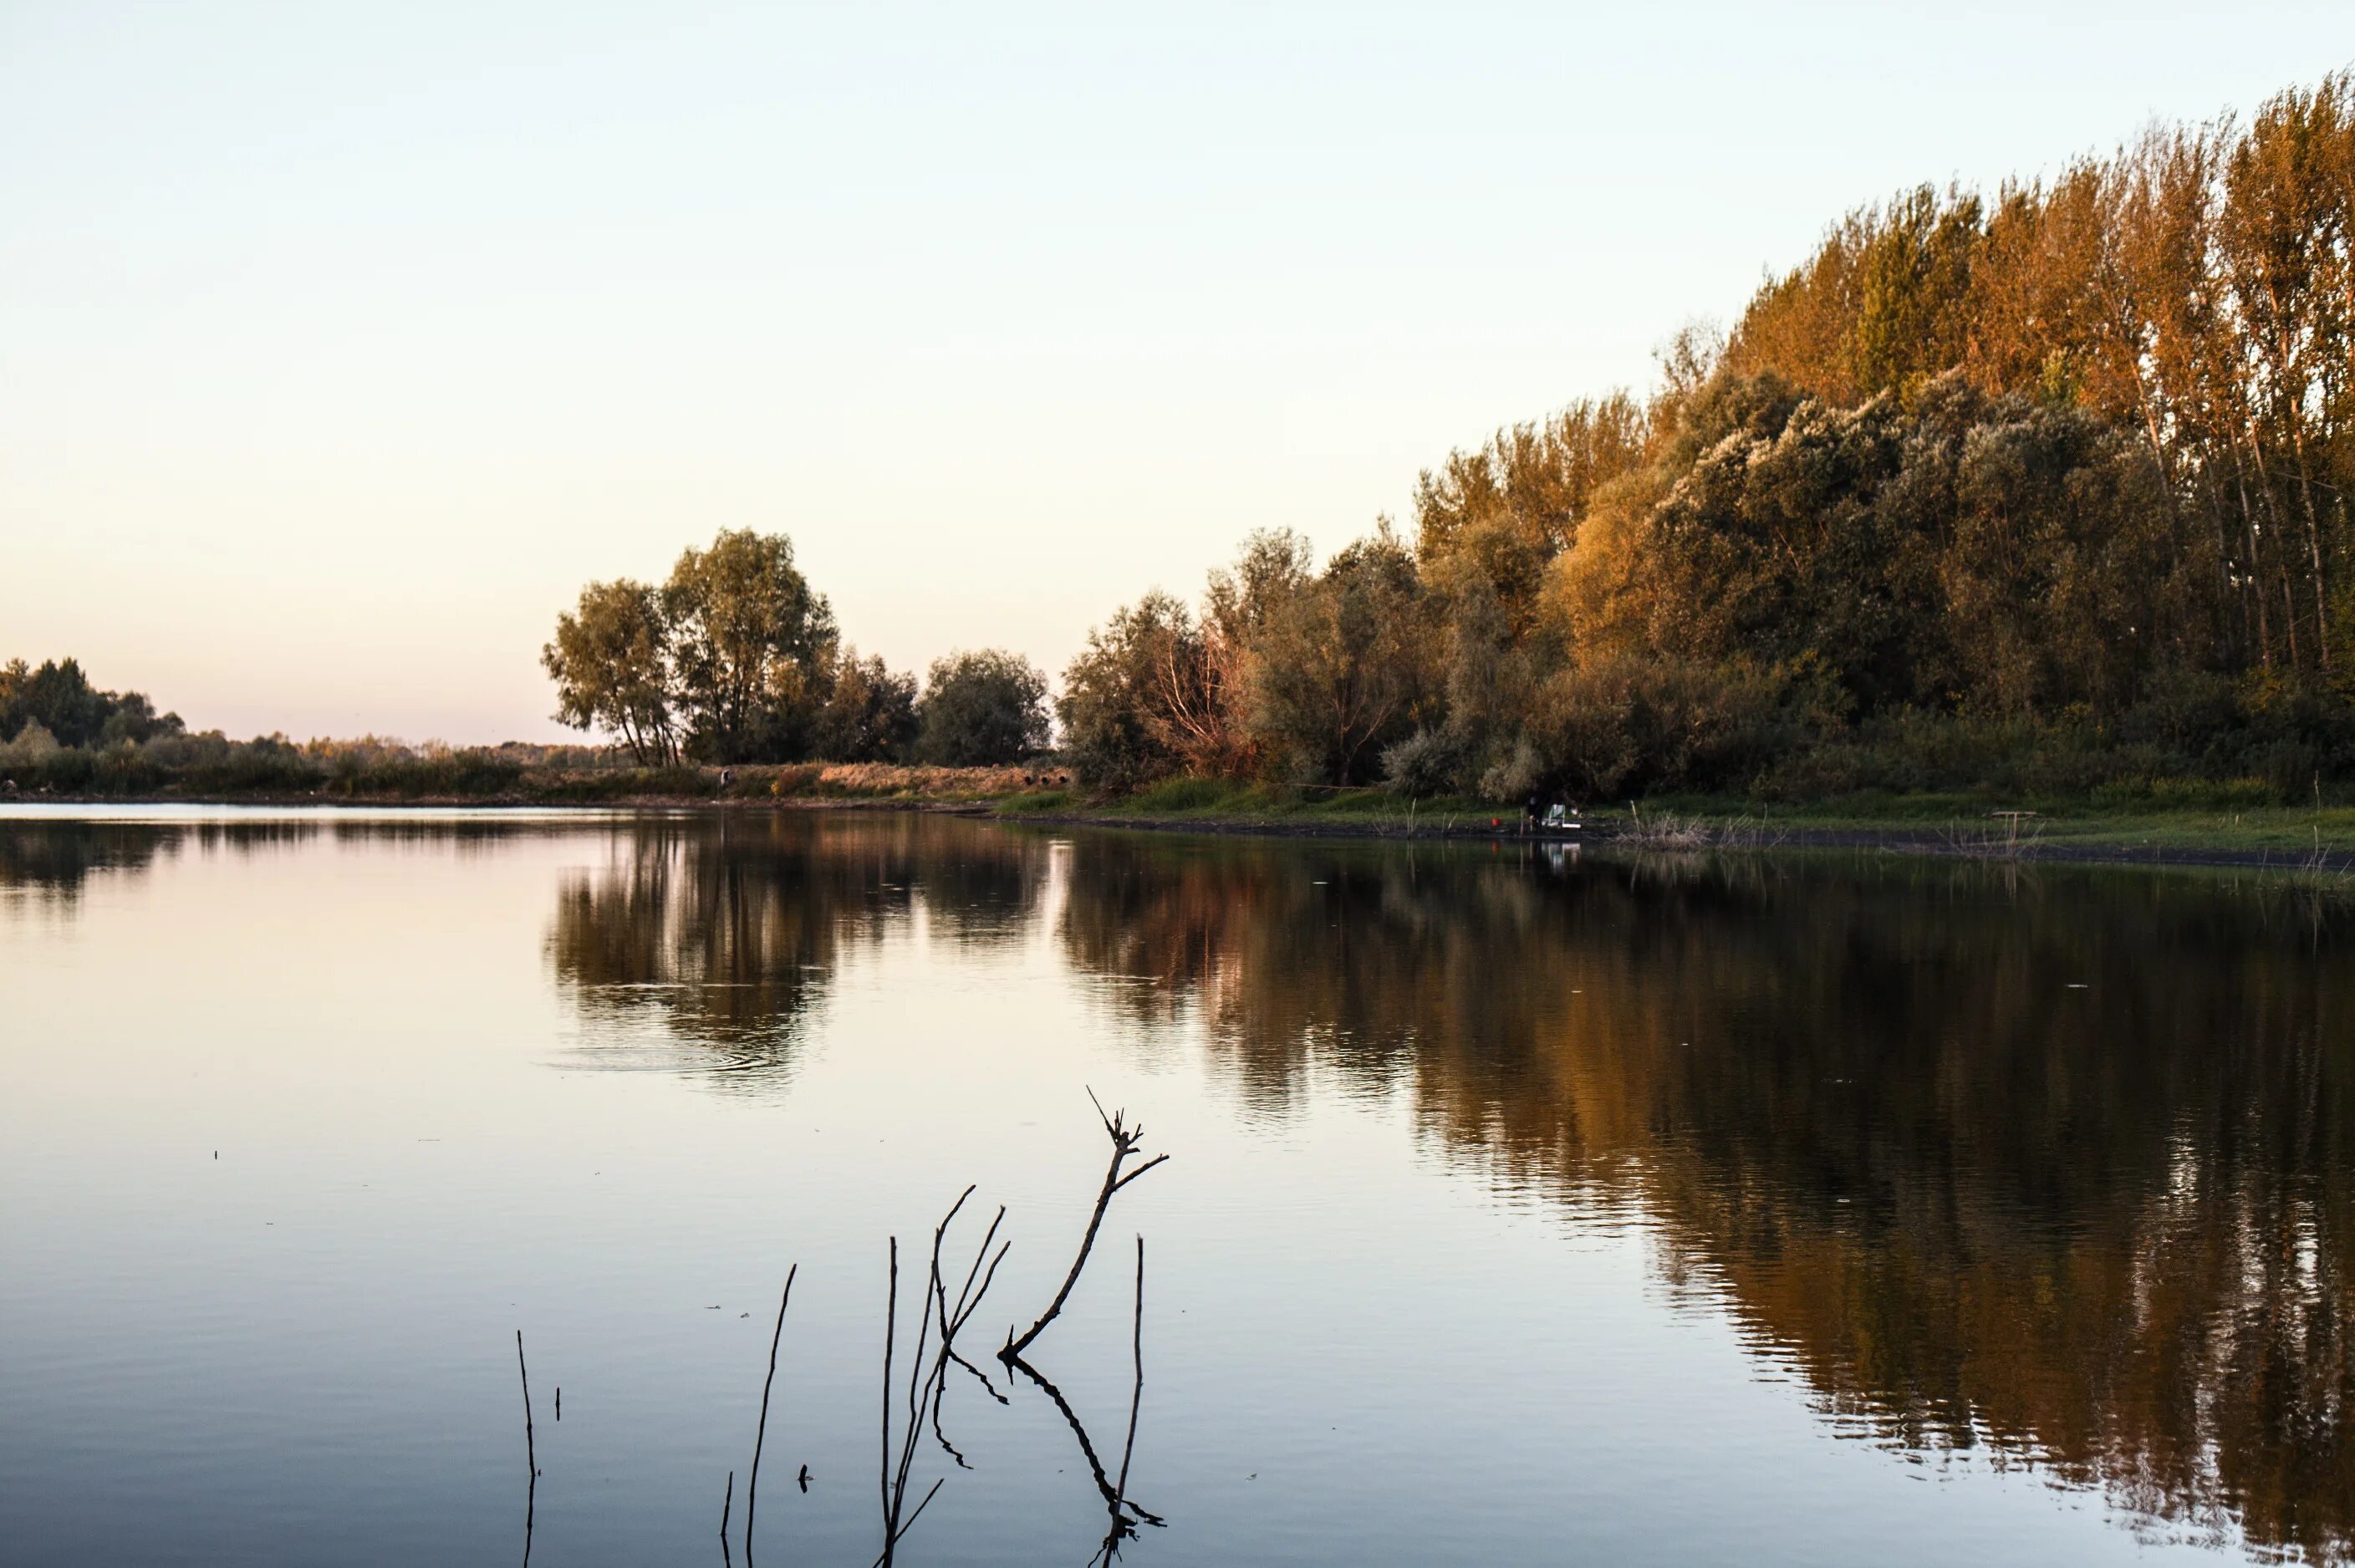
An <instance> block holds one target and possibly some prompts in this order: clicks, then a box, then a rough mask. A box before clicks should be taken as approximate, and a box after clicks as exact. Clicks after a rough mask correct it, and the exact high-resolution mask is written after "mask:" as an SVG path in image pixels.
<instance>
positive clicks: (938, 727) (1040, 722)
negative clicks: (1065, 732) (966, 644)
mask: <svg viewBox="0 0 2355 1568" xmlns="http://www.w3.org/2000/svg"><path fill="white" fill-rule="evenodd" d="M916 717H917V724H918V728H917V733H916V756H917V758H918V759H919V760H920V761H923V762H930V763H934V764H937V765H939V766H941V767H945V768H980V767H987V766H990V765H992V764H996V763H1006V762H1018V761H1020V760H1021V759H1022V758H1025V757H1028V756H1030V755H1032V754H1033V753H1035V752H1040V751H1044V750H1046V749H1047V746H1048V743H1049V741H1050V738H1051V736H1052V731H1051V728H1050V725H1049V722H1048V717H1047V677H1046V676H1045V675H1044V674H1042V673H1039V668H1038V666H1036V665H1034V664H1032V663H1031V662H1030V661H1028V659H1025V658H1023V657H1022V656H1021V655H1020V654H1019V653H1012V652H1007V651H1006V650H1004V649H998V648H985V649H982V650H980V651H979V652H970V653H952V654H950V655H949V656H948V657H947V658H945V659H935V660H934V661H932V674H931V678H930V679H928V680H927V681H926V682H925V683H924V695H923V700H922V702H921V703H919V704H918V705H917V706H916Z"/></svg>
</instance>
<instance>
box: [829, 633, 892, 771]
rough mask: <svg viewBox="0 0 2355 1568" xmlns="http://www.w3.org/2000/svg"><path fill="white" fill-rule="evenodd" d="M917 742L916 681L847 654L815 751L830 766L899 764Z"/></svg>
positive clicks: (874, 657) (873, 659) (877, 659)
mask: <svg viewBox="0 0 2355 1568" xmlns="http://www.w3.org/2000/svg"><path fill="white" fill-rule="evenodd" d="M915 738H916V677H915V676H913V675H910V674H905V673H900V672H899V671H896V670H893V669H891V668H890V667H889V666H888V665H886V664H885V663H884V662H883V658H882V655H880V654H877V653H870V654H868V656H867V657H866V658H864V659H861V658H860V657H859V656H858V650H857V649H856V648H849V649H845V650H844V651H843V654H842V657H841V659H840V660H838V661H837V662H836V664H835V666H834V672H833V690H832V691H831V692H830V693H829V694H827V696H826V705H825V706H824V707H822V708H820V709H819V710H818V714H817V726H816V729H815V732H814V734H813V736H812V749H813V750H815V752H816V754H817V755H818V756H820V757H823V758H826V759H827V760H828V761H830V762H896V761H899V760H900V758H903V757H905V756H906V755H907V753H908V748H909V747H910V746H911V745H912V744H913V743H914V741H915Z"/></svg>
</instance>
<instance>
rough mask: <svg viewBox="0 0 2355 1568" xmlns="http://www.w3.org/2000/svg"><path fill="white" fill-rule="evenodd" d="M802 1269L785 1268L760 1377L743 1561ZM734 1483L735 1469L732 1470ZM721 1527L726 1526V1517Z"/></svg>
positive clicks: (747, 1481) (757, 1503) (749, 1543)
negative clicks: (790, 1307) (788, 1313)
mask: <svg viewBox="0 0 2355 1568" xmlns="http://www.w3.org/2000/svg"><path fill="white" fill-rule="evenodd" d="M801 1271H802V1266H801V1265H800V1264H798V1263H796V1264H794V1265H793V1266H791V1267H789V1268H787V1269H786V1270H785V1288H784V1293H783V1295H781V1296H779V1297H778V1298H777V1326H776V1328H775V1330H773V1331H772V1332H771V1334H770V1335H769V1375H768V1376H767V1377H765V1378H763V1379H762V1380H761V1425H759V1426H758V1427H757V1428H755V1429H754V1431H753V1433H752V1473H751V1475H750V1476H748V1477H746V1478H745V1479H744V1561H745V1563H747V1564H750V1563H751V1561H752V1521H753V1520H754V1518H755V1517H756V1516H757V1515H758V1513H759V1510H760V1506H761V1449H762V1446H764V1445H765V1444H766V1443H767V1442H768V1440H769V1390H770V1388H771V1387H772V1386H773V1385H774V1384H775V1383H776V1381H777V1345H778V1342H779V1341H780V1340H783V1338H784V1337H785V1306H786V1304H787V1303H788V1302H790V1301H792V1300H793V1298H794V1276H795V1275H797V1274H799V1273H800V1272H801ZM733 1476H734V1472H733V1471H730V1485H731V1486H732V1485H733ZM720 1528H721V1529H722V1530H723V1531H724V1530H725V1529H726V1528H727V1520H726V1518H725V1516H723V1517H722V1518H721V1520H720Z"/></svg>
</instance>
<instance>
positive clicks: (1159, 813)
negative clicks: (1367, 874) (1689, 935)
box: [991, 794, 2355, 884]
mask: <svg viewBox="0 0 2355 1568" xmlns="http://www.w3.org/2000/svg"><path fill="white" fill-rule="evenodd" d="M991 814H992V815H995V816H996V817H998V818H1001V819H1003V820H1007V821H1032V822H1039V823H1051V824H1056V825H1062V826H1074V827H1102V828H1129V829H1139V830H1146V831H1152V832H1201V833H1250V834H1266V835H1274V836H1294V837H1367V838H1373V837H1379V838H1417V839H1421V838H1433V839H1475V840H1496V841H1499V842H1521V841H1523V840H1524V839H1525V838H1527V837H1529V835H1525V834H1524V833H1523V832H1522V831H1521V827H1520V816H1519V813H1518V811H1513V810H1501V811H1500V810H1497V809H1495V808H1493V807H1485V806H1480V805H1477V804H1476V803H1466V802H1452V803H1451V802H1444V801H1443V802H1436V803H1433V804H1432V805H1429V806H1425V807H1423V808H1421V809H1418V810H1412V811H1410V810H1407V809H1406V807H1405V806H1404V804H1403V803H1402V802H1397V801H1395V800H1384V801H1382V802H1380V803H1375V802H1362V803H1361V802H1348V803H1336V804H1332V805H1326V804H1321V803H1315V802H1302V803H1300V804H1297V805H1287V804H1284V803H1281V802H1278V803H1273V804H1271V805H1267V806H1264V807H1263V808H1261V809H1257V810H1251V809H1245V810H1236V809H1234V808H1233V807H1232V806H1231V805H1216V806H1205V807H1197V808H1192V809H1179V810H1167V809H1161V810H1156V809H1154V808H1153V807H1151V806H1150V805H1143V806H1140V805H1138V804H1135V803H1134V802H1125V801H1124V802H1110V803H1097V804H1089V803H1085V802H1080V801H1077V800H1071V799H1068V798H1062V797H1059V796H1055V795H1052V794H1048V795H1037V794H1034V795H1029V796H1023V797H1017V798H1015V799H1012V800H1007V801H1003V802H1000V803H999V804H998V805H997V807H996V809H995V810H993V811H992V812H991ZM1539 837H1540V842H1563V841H1562V839H1561V837H1560V836H1559V835H1553V836H1551V837H1550V839H1549V838H1548V836H1546V835H1539ZM1570 842H1579V843H1581V844H1584V845H1589V846H1593V847H1596V848H1607V849H1614V850H1634V851H1650V852H1657V853H1753V854H1754V853H1770V852H1774V851H1779V850H1883V851H1888V852H1891V853H1910V854H1928V855H1943V856H1952V857H1955V858H1958V859H1971V860H1987V861H2080V862H2107V863H2139V864H2157V865H2224V866H2248V867H2253V868H2262V869H2272V870H2279V871H2286V872H2296V873H2300V874H2311V875H2319V876H2327V877H2330V878H2334V879H2346V880H2348V881H2349V882H2350V884H2355V809H2350V808H2345V807H2333V808H2326V809H2324V810H2319V811H2318V810H2313V809H2311V808H2309V809H2306V810H2299V809H2296V808H2289V807H2263V808H2246V809H2243V810H2230V811H2216V810H2189V809H2180V808H2176V809H2155V810H2143V811H2122V810H2115V809H2110V810H2103V809H2100V808H2096V807H2093V806H2089V805H2078V806H2073V805H2071V804H2069V803H2065V802H2050V801H2047V802H2042V803H2041V804H2040V805H2039V806H2037V807H2034V808H2029V807H2019V808H2010V807H1991V806H1989V805H1988V804H1987V802H1985V801H1979V800H1964V799H1959V798H1947V797H1926V796H1925V797H1918V798H1896V799H1891V800H1877V801H1868V802H1851V803H1829V804H1826V805H1822V806H1816V807H1809V808H1794V807H1787V806H1772V807H1764V808H1762V807H1759V806H1756V805H1752V804H1748V803H1744V802H1728V801H1693V800H1655V801H1636V802H1629V803H1624V804H1620V805H1616V806H1608V807H1602V808H1596V809H1591V810H1587V811H1586V812H1584V813H1583V814H1582V819H1581V831H1580V832H1579V834H1578V835H1577V837H1576V839H1575V840H1573V841H1570Z"/></svg>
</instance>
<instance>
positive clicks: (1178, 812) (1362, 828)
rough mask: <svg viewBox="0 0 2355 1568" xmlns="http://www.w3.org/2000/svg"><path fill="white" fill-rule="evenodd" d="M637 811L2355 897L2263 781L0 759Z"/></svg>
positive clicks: (434, 750)
mask: <svg viewBox="0 0 2355 1568" xmlns="http://www.w3.org/2000/svg"><path fill="white" fill-rule="evenodd" d="M9 802H16V803H50V804H59V805H66V804H75V803H131V802H148V803H172V802H182V803H224V804H245V805H291V806H337V805H346V806H378V807H381V806H417V807H425V806H445V807H446V806H484V807H568V806H570V807H607V808H630V807H645V808H655V809H683V808H719V809H727V810H764V809H768V810H846V809H865V810H921V811H940V812H951V813H955V814H958V815H963V816H972V817H983V818H987V819H991V820H996V821H1004V822H1007V823H1018V824H1034V825H1039V826H1089V827H1101V828H1110V829H1121V828H1126V829H1137V830H1154V831H1162V832H1199V833H1240V834H1254V835H1270V836H1284V837H1316V838H1336V837H1348V838H1368V839H1414V840H1439V839H1448V840H1476V841H1485V842H1494V843H1497V844H1500V845H1511V844H1516V843H1524V842H1551V843H1562V842H1576V843H1578V844H1580V845H1582V846H1584V847H1592V848H1596V849H1600V850H1605V851H1614V852H1616V851H1635V852H1644V853H1762V852H1767V851H1780V850H1802V849H1885V850H1892V851H1900V852H1905V853H1932V854H1945V855H1956V856H1962V857H1966V858H1971V859H1984V860H2003V861H2013V860H2017V861H2033V860H2107V861H2140V862H2149V863H2183V864H2226V865H2251V866H2264V867H2271V868H2275V869H2279V870H2283V871H2287V872H2293V873H2296V874H2302V875H2305V876H2307V877H2310V878H2314V879H2318V880H2319V881H2323V882H2327V883H2328V884H2329V885H2333V886H2340V885H2344V886H2346V887H2347V888H2348V889H2349V890H2350V891H2355V806H2350V805H2347V804H2344V803H2339V802H2336V801H2325V802H2321V803H2316V802H2308V803H2306V804H2300V805H2286V804H2281V803H2278V802H2277V801H2275V800H2273V799H2271V796H2270V793H2269V792H2268V791H2265V790H2263V789H2257V788H2255V787H2253V786H2243V787H2234V786H2222V787H2214V788H2211V789H2206V790H2204V791H2201V790H2195V789H2190V787H2188V786H2187V787H2178V788H2174V789H2163V790H2159V791H2156V792H2148V791H2146V792H2125V791H2115V790H2114V791H2109V792H2106V793H2105V794H2101V795H2099V796H2095V795H2086V794H2080V795H2078V796H2075V797H2073V798H2066V799H2055V798H2049V797H2030V798H2028V799H2027V800H2026V802H2025V803H2021V802H2019V801H2013V800H2008V799H2005V798H1998V797H1994V796H1989V795H1985V794H1969V793H1953V792H1949V793H1929V792H1923V793H1914V794H1905V795H1891V794H1877V793H1865V794H1858V795H1854V796H1850V797H1848V798H1845V799H1841V800H1831V801H1822V802H1813V803H1808V804H1804V805H1795V804H1792V803H1789V802H1778V801H1772V800H1752V799H1737V798H1732V797H1723V796H1691V795H1685V796H1659V797H1653V798H1650V799H1646V800H1621V801H1614V802H1605V803H1597V804H1594V805H1591V806H1590V807H1588V808H1587V810H1585V811H1584V812H1583V813H1582V819H1581V825H1580V829H1579V831H1578V832H1577V833H1576V835H1575V836H1574V838H1572V837H1567V836H1566V835H1562V834H1559V833H1551V834H1550V833H1547V832H1542V831H1538V832H1532V831H1531V829H1530V827H1529V824H1528V823H1527V822H1525V821H1524V820H1523V813H1522V808H1520V807H1518V806H1515V807H1505V806H1500V805H1498V804H1497V803H1496V802H1494V801H1489V800H1481V799H1479V798H1477V797H1475V796H1468V795H1459V796H1435V797H1431V798H1427V799H1418V798H1413V797H1409V796H1405V795H1401V794H1400V793H1398V792H1396V791H1394V790H1391V789H1382V788H1361V789H1329V788H1307V787H1300V786H1288V785H1272V784H1255V783H1243V782H1235V781H1231V780H1224V779H1194V778H1177V779H1165V780H1162V781H1161V782H1159V783H1157V784H1154V785H1150V786H1146V787H1145V788H1142V789H1135V790H1133V791H1130V792H1126V793H1113V792H1106V791H1100V790H1092V789H1087V788H1085V787H1083V786H1082V784H1080V783H1079V782H1078V781H1077V779H1076V777H1075V775H1074V774H1073V772H1072V770H1071V768H1070V767H1069V766H1068V765H1067V764H1065V763H1062V762H1060V761H1059V760H1056V759H1054V758H1036V759H1032V760H1030V761H1028V762H1023V763H1016V764H1009V765H1006V766H1000V767H975V768H949V767H928V766H921V765H906V764H893V763H819V762H811V763H797V764H777V765H762V764H746V765H742V766H737V767H730V768H720V767H717V766H706V765H697V764H687V763H682V764H677V765H675V766H671V767H665V768H644V767H638V766H635V765H634V764H633V763H631V762H630V761H629V760H628V759H627V758H626V756H622V757H616V756H615V755H614V754H612V753H607V752H601V751H599V750H597V749H595V748H591V747H534V746H521V745H509V746H502V747H479V748H467V749H460V748H443V747H400V746H397V745H393V744H390V743H386V742H381V741H370V742H368V743H365V744H363V743H355V742H322V741H314V742H310V743H307V744H304V745H301V746H297V745H294V744H292V743H289V742H285V741H282V740H278V739H276V738H273V737H264V738H262V739H259V740H254V741H243V742H220V741H218V740H217V739H215V738H214V737H210V736H196V737H188V738H187V743H186V745H185V746H182V747H157V746H154V745H149V746H146V747H139V746H130V745H124V744H120V743H118V744H117V745H116V746H114V747H104V748H66V747H52V748H48V749H46V750H44V751H43V752H42V753H41V754H40V756H39V757H38V758H35V759H32V760H30V761H27V759H25V758H21V757H16V758H12V757H11V756H10V755H9V754H8V748H7V747H5V746H0V804H5V803H9Z"/></svg>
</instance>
